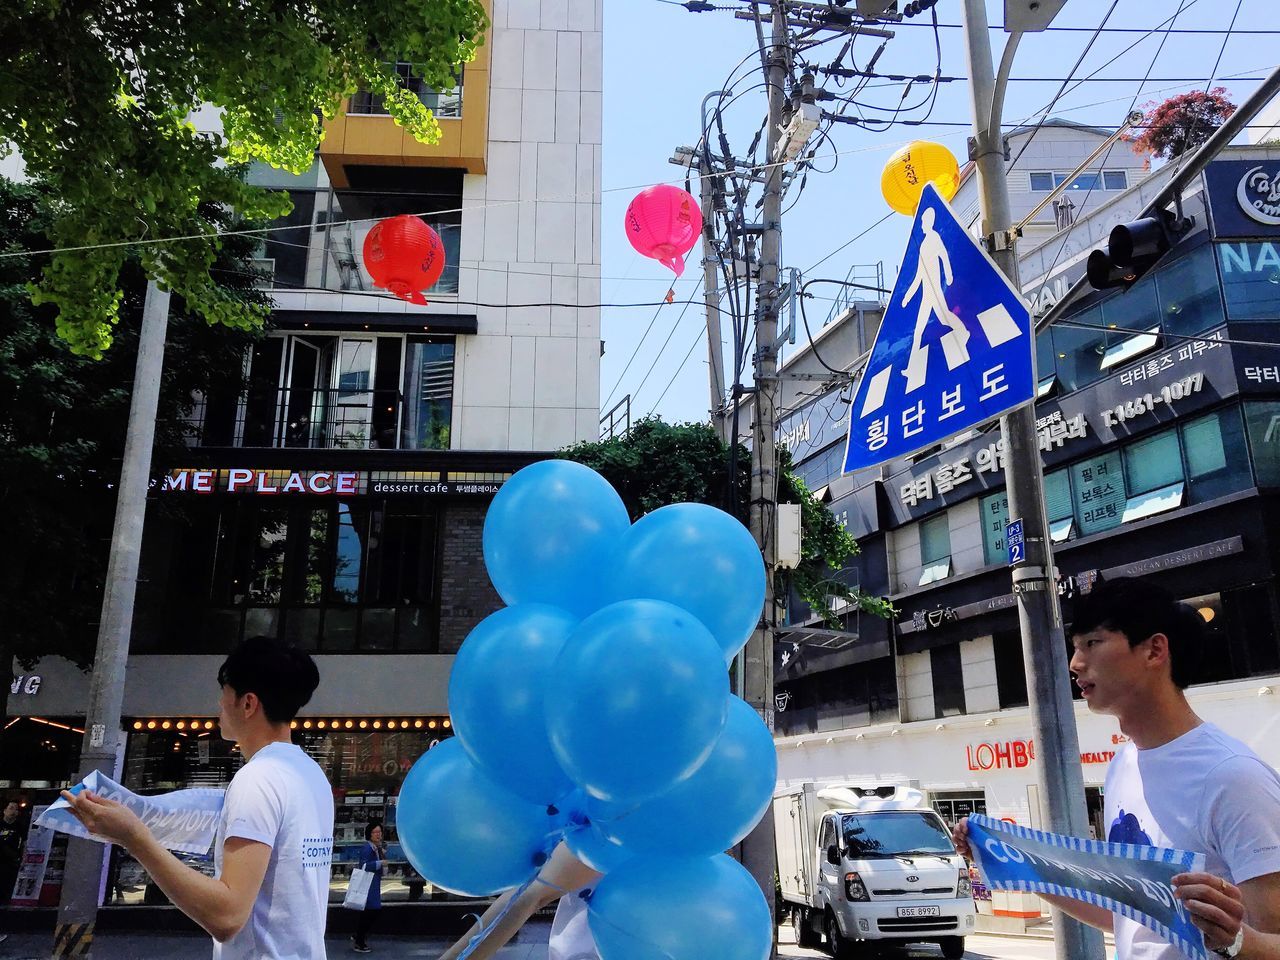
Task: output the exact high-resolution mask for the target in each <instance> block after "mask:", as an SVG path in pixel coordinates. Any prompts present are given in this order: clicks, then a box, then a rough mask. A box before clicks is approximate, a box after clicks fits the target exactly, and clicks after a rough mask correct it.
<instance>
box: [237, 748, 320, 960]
mask: <svg viewBox="0 0 1280 960" xmlns="http://www.w3.org/2000/svg"><path fill="white" fill-rule="evenodd" d="M228 837H242V838H244V839H246V840H256V841H258V842H259V843H265V844H267V845H268V846H269V847H271V859H270V861H269V862H268V864H267V874H266V876H265V877H264V878H263V880H262V889H261V890H259V891H258V898H257V899H256V900H255V901H254V903H253V912H252V913H251V914H250V915H249V920H248V922H247V923H245V925H244V927H243V929H241V931H240V932H239V933H237V934H236V935H235V936H234V937H232V938H231V939H230V940H228V941H227V942H226V943H222V944H219V943H217V942H216V941H215V942H214V945H213V956H214V960H324V956H325V952H324V926H325V919H326V917H327V916H328V911H329V864H330V861H331V860H332V858H333V790H332V788H331V787H330V786H329V781H328V780H326V779H325V775H324V772H323V771H322V770H321V769H320V767H319V766H318V765H317V764H316V762H315V761H314V760H312V759H311V758H310V757H308V756H307V755H306V754H305V753H303V752H302V749H301V748H300V747H298V746H296V745H295V744H292V743H270V744H267V746H265V747H263V748H262V749H261V750H259V751H258V752H257V753H255V754H254V755H253V756H252V757H251V758H250V759H249V762H248V763H246V764H245V765H244V766H243V767H241V768H240V770H239V772H238V773H237V774H236V775H235V776H234V777H233V778H232V779H231V786H230V787H228V788H227V799H226V803H225V804H224V805H223V808H222V820H221V822H220V823H219V825H218V835H217V838H216V840H215V841H214V846H213V849H214V865H215V866H216V868H217V871H218V875H219V876H221V875H222V846H223V844H224V843H225V842H226V839H227V838H228Z"/></svg>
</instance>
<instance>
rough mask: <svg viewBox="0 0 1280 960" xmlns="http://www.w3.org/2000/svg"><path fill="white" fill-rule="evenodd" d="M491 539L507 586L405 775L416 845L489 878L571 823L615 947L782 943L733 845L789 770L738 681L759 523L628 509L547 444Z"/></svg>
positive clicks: (464, 884) (605, 938)
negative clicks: (733, 685)
mask: <svg viewBox="0 0 1280 960" xmlns="http://www.w3.org/2000/svg"><path fill="white" fill-rule="evenodd" d="M484 558H485V565H486V567H487V568H488V572H489V577H490V579H491V580H492V581H493V584H494V586H495V588H496V589H497V591H498V593H499V594H500V595H501V597H502V599H503V600H504V601H505V602H506V603H507V604H508V606H507V607H505V608H504V609H502V610H499V611H498V612H497V613H495V614H493V615H492V616H490V617H488V618H487V619H485V620H484V621H483V622H481V623H480V624H479V625H478V626H477V627H476V628H475V629H474V630H473V631H472V632H471V634H470V635H469V636H468V637H467V639H466V642H465V643H464V644H463V645H462V648H461V650H460V651H459V653H458V656H457V658H456V660H455V661H454V665H453V673H452V676H451V678H450V682H449V710H450V714H451V716H452V719H453V727H454V731H455V733H456V736H455V737H454V738H453V739H452V740H448V741H446V742H444V743H442V744H440V745H439V746H438V747H436V748H435V749H433V750H431V751H430V752H428V753H427V754H426V755H425V756H423V757H422V758H421V759H420V760H419V761H418V762H417V763H416V764H415V765H414V767H413V769H412V770H410V771H409V774H408V776H407V777H406V778H405V782H404V786H403V787H402V789H401V792H400V802H399V808H398V814H397V821H398V823H397V827H398V831H399V835H400V839H401V841H402V843H403V845H404V848H405V850H406V853H407V854H408V856H409V859H410V860H411V861H412V862H413V864H414V866H415V867H416V868H417V869H418V871H419V872H421V873H422V875H423V876H425V877H426V878H427V879H429V880H430V881H431V882H432V883H435V884H438V885H439V886H441V887H444V888H445V889H448V890H452V891H455V892H458V893H463V894H471V895H491V894H495V893H498V892H500V891H503V890H506V889H510V888H512V887H516V886H519V885H520V884H522V883H527V882H528V881H529V880H530V879H531V878H532V877H533V876H534V875H535V874H536V872H537V870H538V868H539V867H540V866H541V864H543V863H544V862H545V861H546V859H547V857H548V856H549V854H550V852H551V850H552V849H553V848H554V846H555V845H556V844H557V843H559V842H561V841H563V842H564V843H566V844H568V846H569V848H570V850H571V851H572V852H573V853H574V854H575V855H576V856H577V857H578V858H579V859H580V860H582V861H583V862H584V863H586V864H587V865H588V866H590V867H592V868H594V869H596V870H598V871H600V872H601V873H603V874H604V878H603V879H602V880H601V881H600V883H599V885H598V886H597V888H596V890H595V892H594V894H593V895H592V898H591V900H590V902H589V909H590V912H589V921H588V922H589V923H590V926H591V931H592V934H593V935H594V937H595V939H596V942H597V946H598V948H599V950H600V954H601V956H602V957H603V958H604V960H641V958H646V960H647V958H650V957H653V956H662V957H666V958H669V960H707V958H714V960H761V958H764V957H767V956H768V955H769V952H770V949H771V941H772V929H771V926H770V919H769V909H768V904H767V902H766V901H765V899H764V896H763V894H762V892H761V890H760V887H759V886H758V885H757V884H756V882H755V880H754V879H753V878H752V877H751V875H750V874H749V873H747V871H746V870H744V869H743V868H742V866H741V865H740V864H738V863H737V861H735V860H733V859H732V858H730V857H728V856H726V855H725V854H724V851H725V850H727V849H729V848H730V847H732V846H733V845H734V844H736V843H738V842H739V841H740V840H741V839H742V838H743V837H745V836H746V835H747V833H749V832H750V830H751V828H752V827H753V826H755V824H756V823H757V821H759V819H760V818H761V816H763V815H764V813H765V811H766V810H767V809H768V807H769V803H770V800H771V798H772V795H773V789H774V783H775V780H776V778H777V757H776V755H775V752H774V745H773V738H772V736H771V734H770V732H769V730H768V728H767V727H766V726H765V724H764V723H763V722H762V721H761V720H760V718H759V717H758V716H757V715H756V713H755V711H754V710H752V709H751V708H750V707H749V706H748V705H747V704H746V703H745V702H743V701H742V700H740V699H738V698H737V697H735V696H732V695H731V694H730V693H729V683H728V669H727V668H728V665H729V663H730V661H731V660H732V659H733V656H734V655H735V654H736V653H737V652H738V650H739V649H741V647H742V645H743V644H744V643H745V642H746V640H747V638H748V637H749V636H750V634H751V631H752V630H753V629H754V627H755V625H756V623H757V621H758V620H759V617H760V614H761V608H762V605H763V602H764V565H763V563H762V561H761V557H760V551H759V549H758V548H757V547H756V544H755V542H754V540H753V539H752V538H751V536H750V534H749V533H748V532H747V531H746V529H744V527H743V526H742V524H741V523H739V522H738V521H737V520H736V519H734V518H733V517H731V516H730V515H728V514H726V513H724V512H722V511H720V510H717V509H715V508H714V507H709V506H706V505H703V504H675V505H672V506H667V507H662V508H661V509H659V510H655V511H653V512H652V513H650V514H648V515H647V516H645V517H643V518H642V519H640V520H639V521H637V522H636V523H635V524H634V525H633V524H631V522H630V519H629V517H628V516H627V511H626V508H625V507H624V506H623V503H622V499H621V498H620V497H619V496H618V494H617V492H616V491H615V490H614V489H613V488H612V487H611V486H610V485H609V484H608V482H606V481H605V480H604V478H603V477H601V476H600V475H599V474H597V473H596V472H595V471H593V470H591V469H589V468H587V467H585V466H582V465H580V464H577V463H573V462H570V461H566V460H551V461H544V462H542V463H537V464H534V465H533V466H530V467H526V468H525V469H523V470H521V471H519V472H518V473H517V474H515V476H513V477H512V478H511V479H510V480H509V481H508V482H507V483H506V484H505V485H504V486H503V488H502V490H501V491H500V492H499V493H498V495H497V496H496V497H495V498H494V501H493V503H492V505H491V506H490V508H489V512H488V515H487V517H486V520H485V526H484Z"/></svg>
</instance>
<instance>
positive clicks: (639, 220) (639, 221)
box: [627, 183, 702, 277]
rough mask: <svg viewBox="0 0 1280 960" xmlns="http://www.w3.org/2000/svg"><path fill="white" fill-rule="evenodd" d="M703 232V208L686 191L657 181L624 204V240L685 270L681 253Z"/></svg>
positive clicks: (677, 272) (641, 250)
mask: <svg viewBox="0 0 1280 960" xmlns="http://www.w3.org/2000/svg"><path fill="white" fill-rule="evenodd" d="M701 233H702V211H701V210H699V209H698V202H697V201H696V200H694V199H693V197H692V196H690V194H689V192H688V191H686V190H681V189H680V188H679V187H673V186H671V185H669V184H665V183H660V184H658V186H656V187H650V188H649V189H648V190H644V191H642V192H640V193H639V194H637V195H636V198H635V199H634V200H632V201H631V205H630V206H629V207H627V239H628V240H630V241H631V246H633V247H635V248H636V252H638V253H640V254H641V255H643V256H646V257H651V258H652V259H654V260H657V261H658V262H659V263H661V264H662V265H663V266H665V267H669V268H670V269H671V270H673V271H674V272H675V275H676V276H677V277H678V276H680V275H681V274H682V273H684V255H685V254H686V253H688V252H689V251H690V250H692V249H693V245H694V244H695V243H697V242H698V237H699V235H700V234H701Z"/></svg>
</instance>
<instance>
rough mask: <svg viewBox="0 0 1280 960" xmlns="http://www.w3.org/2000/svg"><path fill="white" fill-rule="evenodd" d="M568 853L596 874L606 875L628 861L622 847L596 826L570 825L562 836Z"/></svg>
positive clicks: (628, 856) (584, 824)
mask: <svg viewBox="0 0 1280 960" xmlns="http://www.w3.org/2000/svg"><path fill="white" fill-rule="evenodd" d="M564 842H565V846H567V847H568V848H569V852H570V853H572V854H573V855H574V856H575V857H577V858H578V859H579V860H581V861H582V862H583V863H585V864H586V865H587V866H588V867H590V868H591V869H592V870H594V871H596V872H597V873H608V872H609V871H610V870H612V869H613V868H614V867H616V866H617V865H618V864H620V863H623V862H624V861H626V860H629V859H630V855H629V854H628V853H627V851H626V850H624V849H623V847H622V845H621V844H619V843H618V842H617V841H615V840H612V839H610V838H609V836H608V835H607V834H606V833H605V832H604V831H603V830H602V829H600V827H598V826H596V824H594V823H591V822H587V823H578V824H570V825H569V826H568V827H567V828H566V830H565V835H564Z"/></svg>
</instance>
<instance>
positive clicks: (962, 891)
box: [956, 869, 973, 897]
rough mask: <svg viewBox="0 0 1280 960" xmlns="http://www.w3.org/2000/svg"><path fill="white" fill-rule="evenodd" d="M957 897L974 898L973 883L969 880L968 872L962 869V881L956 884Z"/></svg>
mask: <svg viewBox="0 0 1280 960" xmlns="http://www.w3.org/2000/svg"><path fill="white" fill-rule="evenodd" d="M956 896H957V897H971V896H973V881H971V880H970V879H969V871H968V870H963V869H962V870H961V871H960V881H959V883H957V884H956Z"/></svg>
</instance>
